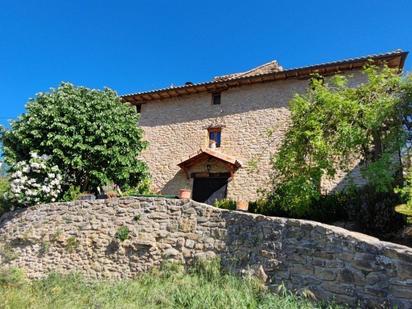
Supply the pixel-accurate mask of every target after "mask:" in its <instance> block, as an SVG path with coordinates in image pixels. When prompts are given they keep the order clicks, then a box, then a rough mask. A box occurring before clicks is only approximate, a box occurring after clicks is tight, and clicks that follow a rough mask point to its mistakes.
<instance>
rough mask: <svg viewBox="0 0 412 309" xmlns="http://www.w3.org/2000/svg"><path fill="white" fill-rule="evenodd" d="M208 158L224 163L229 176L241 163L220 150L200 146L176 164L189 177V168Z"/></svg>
mask: <svg viewBox="0 0 412 309" xmlns="http://www.w3.org/2000/svg"><path fill="white" fill-rule="evenodd" d="M209 158H213V159H216V160H218V161H220V162H222V163H223V165H225V166H226V168H227V169H228V171H229V173H230V176H231V177H232V176H233V174H234V173H235V172H236V171H237V170H238V169H239V168H240V167H242V163H241V162H240V161H239V160H237V159H236V158H233V157H231V156H229V155H226V154H223V153H221V152H220V151H217V150H212V149H209V148H206V149H202V148H201V149H200V150H199V151H198V152H197V153H195V154H193V155H191V156H190V157H189V158H188V159H187V160H184V161H182V162H180V163H179V164H178V166H179V167H180V168H181V169H182V170H183V171H184V172H185V174H186V176H187V178H190V174H189V170H190V168H191V167H192V166H194V165H196V164H198V163H200V162H203V161H205V160H207V159H209Z"/></svg>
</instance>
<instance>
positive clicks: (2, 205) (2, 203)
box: [0, 177, 10, 216]
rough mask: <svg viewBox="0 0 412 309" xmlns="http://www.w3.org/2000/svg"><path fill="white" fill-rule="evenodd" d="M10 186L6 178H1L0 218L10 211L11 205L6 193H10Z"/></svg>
mask: <svg viewBox="0 0 412 309" xmlns="http://www.w3.org/2000/svg"><path fill="white" fill-rule="evenodd" d="M9 188H10V184H9V180H8V178H6V177H0V216H1V215H2V214H3V213H5V212H7V211H9V210H10V203H9V201H8V200H7V198H6V193H7V192H8V191H9Z"/></svg>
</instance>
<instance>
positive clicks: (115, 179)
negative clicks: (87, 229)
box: [2, 83, 147, 192]
mask: <svg viewBox="0 0 412 309" xmlns="http://www.w3.org/2000/svg"><path fill="white" fill-rule="evenodd" d="M138 120H139V115H138V114H137V113H136V112H135V110H134V109H133V108H131V107H130V106H128V105H126V104H124V103H123V102H122V101H121V99H120V98H119V97H118V96H117V94H116V93H115V92H114V91H113V90H110V89H108V88H106V89H104V90H102V91H99V90H94V89H88V88H85V87H75V86H73V85H72V84H69V83H62V84H61V85H60V86H59V87H58V88H57V89H52V90H51V91H50V92H48V93H39V94H37V95H36V97H35V98H34V99H31V100H30V101H29V102H28V104H27V111H26V113H25V114H23V115H22V116H20V117H19V119H18V120H16V121H14V122H13V123H12V124H11V130H7V131H5V132H3V134H2V141H3V145H4V154H5V158H6V162H7V163H8V164H10V165H11V166H13V165H14V164H16V163H17V162H19V161H24V160H28V159H29V154H30V153H31V152H36V153H39V154H45V155H49V156H50V158H51V160H52V162H53V163H54V164H56V165H57V166H59V167H60V169H61V170H62V174H63V176H64V183H65V185H66V188H65V189H67V188H68V187H69V186H79V187H80V190H81V191H82V192H86V191H89V192H95V191H96V189H97V187H98V186H102V185H105V184H108V183H116V184H118V185H119V186H120V187H121V188H123V189H124V188H126V189H127V188H128V187H136V186H137V185H138V184H139V183H140V182H141V181H142V179H145V178H146V177H147V167H146V165H145V164H144V163H143V162H142V161H140V160H138V159H136V158H137V157H138V155H139V154H140V152H141V151H142V150H143V149H144V148H145V147H146V145H147V143H146V142H144V141H143V140H142V136H143V132H142V130H141V129H140V128H139V127H138V126H137V124H138Z"/></svg>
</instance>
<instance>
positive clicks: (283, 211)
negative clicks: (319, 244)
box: [249, 193, 350, 223]
mask: <svg viewBox="0 0 412 309" xmlns="http://www.w3.org/2000/svg"><path fill="white" fill-rule="evenodd" d="M349 196H350V195H348V194H346V193H336V194H331V195H320V196H317V197H316V199H313V200H311V201H310V202H309V203H308V204H307V208H306V212H305V213H304V214H302V215H301V216H297V215H296V212H295V211H294V209H291V208H286V207H282V206H281V204H280V203H282V202H283V199H282V197H280V196H279V195H278V194H273V195H269V196H267V197H266V198H264V199H263V198H262V199H259V200H256V201H254V202H250V203H249V211H250V212H252V213H258V214H262V215H266V216H277V217H288V218H301V219H308V220H315V221H319V222H323V223H333V222H336V221H339V220H345V219H348V213H347V211H348V210H347V208H346V205H347V203H348V200H349Z"/></svg>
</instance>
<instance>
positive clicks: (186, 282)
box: [0, 263, 343, 309]
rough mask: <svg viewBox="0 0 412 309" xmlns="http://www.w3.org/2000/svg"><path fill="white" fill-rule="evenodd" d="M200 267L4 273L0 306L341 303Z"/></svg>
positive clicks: (287, 306) (285, 307)
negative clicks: (106, 274)
mask: <svg viewBox="0 0 412 309" xmlns="http://www.w3.org/2000/svg"><path fill="white" fill-rule="evenodd" d="M197 267H198V269H197V270H196V269H193V268H189V270H188V271H185V269H184V267H182V265H179V264H170V263H169V264H167V265H166V266H164V267H162V269H161V270H160V271H159V270H156V269H155V270H153V271H152V272H149V273H144V274H141V275H140V276H138V277H137V278H135V279H124V280H115V281H104V280H100V281H99V280H87V279H85V278H83V277H82V276H80V275H76V274H69V275H65V276H63V275H58V274H51V275H49V276H48V277H47V278H44V279H40V280H32V281H29V280H25V279H24V277H23V278H22V277H21V275H17V274H16V273H15V274H14V275H12V276H11V278H10V279H7V278H8V275H7V273H5V274H4V275H1V273H0V295H1V297H0V308H34V309H37V308H38V309H40V308H102V309H103V308H199V309H200V308H282V309H292V308H293V309H297V308H301V309H309V308H330V309H332V308H343V307H342V306H338V305H335V304H323V303H314V302H311V301H310V300H308V299H305V298H304V297H302V296H297V295H295V294H292V293H291V292H290V291H288V290H286V289H285V288H283V289H282V290H279V293H278V294H275V293H274V292H272V291H269V290H267V289H265V288H263V286H262V284H261V283H260V282H259V281H258V280H256V279H254V278H244V279H242V278H239V277H236V276H234V275H230V274H224V273H222V272H221V271H220V269H219V267H217V266H215V265H210V264H209V265H206V266H200V265H199V266H197ZM3 277H5V278H6V281H3V280H2V278H3Z"/></svg>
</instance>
